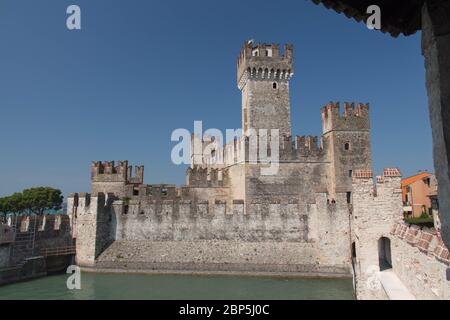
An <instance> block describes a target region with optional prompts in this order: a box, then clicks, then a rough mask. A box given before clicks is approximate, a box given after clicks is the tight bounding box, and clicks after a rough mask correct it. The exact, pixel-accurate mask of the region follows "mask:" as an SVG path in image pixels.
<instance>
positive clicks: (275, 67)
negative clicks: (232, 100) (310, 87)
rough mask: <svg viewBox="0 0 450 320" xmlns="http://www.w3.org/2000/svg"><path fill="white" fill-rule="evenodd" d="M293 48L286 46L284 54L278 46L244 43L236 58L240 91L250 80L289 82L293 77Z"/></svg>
mask: <svg viewBox="0 0 450 320" xmlns="http://www.w3.org/2000/svg"><path fill="white" fill-rule="evenodd" d="M293 50H294V49H293V46H292V45H290V44H286V45H285V46H284V53H281V52H280V46H279V45H278V44H257V45H254V44H253V42H250V41H249V42H246V43H245V44H244V46H243V47H242V49H241V52H240V54H239V57H238V58H237V83H238V87H239V88H240V89H242V87H243V86H244V84H245V83H246V81H247V80H248V79H250V78H252V79H259V80H289V79H290V78H291V77H292V76H293V74H294V73H293V72H294V69H293Z"/></svg>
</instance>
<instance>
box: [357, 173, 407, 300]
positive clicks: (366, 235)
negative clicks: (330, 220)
mask: <svg viewBox="0 0 450 320" xmlns="http://www.w3.org/2000/svg"><path fill="white" fill-rule="evenodd" d="M352 203H353V214H352V243H353V250H352V251H353V252H352V254H353V262H354V273H355V275H356V295H357V298H358V299H386V298H387V296H386V294H385V293H384V291H383V289H382V287H381V284H380V282H379V280H378V277H377V273H378V272H379V271H381V269H382V267H383V266H382V265H381V262H380V250H381V248H380V246H381V245H382V241H383V240H380V239H383V238H385V239H390V231H391V227H392V224H393V223H394V221H397V220H398V219H401V218H402V201H401V173H400V171H399V170H398V169H395V168H387V169H385V170H384V173H383V176H379V177H376V181H375V182H374V181H373V175H372V171H371V170H357V171H356V172H355V173H354V177H353V199H352ZM380 241H381V242H380ZM386 241H387V240H386Z"/></svg>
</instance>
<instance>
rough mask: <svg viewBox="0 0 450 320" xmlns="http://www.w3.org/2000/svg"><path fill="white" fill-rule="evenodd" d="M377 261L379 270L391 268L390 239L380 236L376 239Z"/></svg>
mask: <svg viewBox="0 0 450 320" xmlns="http://www.w3.org/2000/svg"><path fill="white" fill-rule="evenodd" d="M378 261H379V265H380V271H384V270H388V269H392V256H391V240H390V239H389V238H386V237H381V238H380V239H379V240H378Z"/></svg>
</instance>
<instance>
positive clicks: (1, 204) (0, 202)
mask: <svg viewBox="0 0 450 320" xmlns="http://www.w3.org/2000/svg"><path fill="white" fill-rule="evenodd" d="M9 198H10V197H3V198H0V215H2V216H4V217H6V215H7V214H8V213H9V212H11V203H10V199H9Z"/></svg>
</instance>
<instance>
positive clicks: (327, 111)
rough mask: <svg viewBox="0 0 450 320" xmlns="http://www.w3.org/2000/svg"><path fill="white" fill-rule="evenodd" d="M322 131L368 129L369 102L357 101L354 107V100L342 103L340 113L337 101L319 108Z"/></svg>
mask: <svg viewBox="0 0 450 320" xmlns="http://www.w3.org/2000/svg"><path fill="white" fill-rule="evenodd" d="M321 113H322V129H323V133H324V134H325V133H327V132H329V131H332V130H348V131H368V130H369V129H370V121H369V103H366V104H363V103H361V102H360V103H358V105H357V106H356V107H355V103H354V102H351V103H349V102H345V103H344V112H343V113H342V114H341V107H340V103H339V102H329V103H328V104H327V105H326V106H324V107H323V108H322V109H321Z"/></svg>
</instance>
